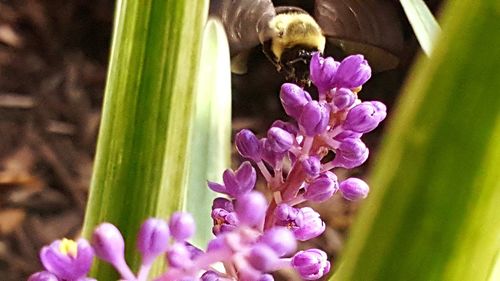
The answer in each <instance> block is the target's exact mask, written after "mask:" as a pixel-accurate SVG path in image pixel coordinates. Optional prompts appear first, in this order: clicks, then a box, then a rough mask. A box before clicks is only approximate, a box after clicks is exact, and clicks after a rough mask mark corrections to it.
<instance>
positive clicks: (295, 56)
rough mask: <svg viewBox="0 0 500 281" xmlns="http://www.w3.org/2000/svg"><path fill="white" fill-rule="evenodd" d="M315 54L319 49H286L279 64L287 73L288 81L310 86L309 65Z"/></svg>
mask: <svg viewBox="0 0 500 281" xmlns="http://www.w3.org/2000/svg"><path fill="white" fill-rule="evenodd" d="M315 52H318V49H316V48H310V47H306V46H301V45H296V46H293V47H292V48H287V49H285V50H284V51H283V53H282V55H281V60H280V62H279V64H280V66H281V68H282V70H283V71H284V72H285V73H286V79H287V80H289V81H293V82H295V83H297V84H300V85H302V86H304V85H306V84H309V63H310V62H311V58H312V56H313V54H314V53H315Z"/></svg>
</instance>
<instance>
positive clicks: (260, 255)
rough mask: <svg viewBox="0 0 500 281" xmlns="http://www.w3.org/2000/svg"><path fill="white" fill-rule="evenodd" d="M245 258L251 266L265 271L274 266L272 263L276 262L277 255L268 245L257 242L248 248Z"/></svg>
mask: <svg viewBox="0 0 500 281" xmlns="http://www.w3.org/2000/svg"><path fill="white" fill-rule="evenodd" d="M247 260H248V262H249V263H250V264H251V265H252V267H253V268H255V269H257V270H260V271H263V272H267V271H271V270H272V269H273V268H274V265H275V264H276V262H278V260H279V257H278V255H277V254H276V252H275V251H274V250H273V249H272V248H271V247H269V246H268V245H266V244H263V243H257V244H255V245H254V246H253V247H252V249H251V250H250V253H249V255H248V258H247Z"/></svg>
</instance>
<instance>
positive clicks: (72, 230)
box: [0, 0, 440, 281]
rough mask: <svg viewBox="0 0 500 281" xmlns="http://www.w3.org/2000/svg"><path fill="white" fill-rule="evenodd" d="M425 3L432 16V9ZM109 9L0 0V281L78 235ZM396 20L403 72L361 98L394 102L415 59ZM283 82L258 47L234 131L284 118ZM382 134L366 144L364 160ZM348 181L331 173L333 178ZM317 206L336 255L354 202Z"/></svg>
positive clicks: (239, 94)
mask: <svg viewBox="0 0 500 281" xmlns="http://www.w3.org/2000/svg"><path fill="white" fill-rule="evenodd" d="M275 2H276V4H296V3H297V2H300V3H302V4H304V3H305V5H306V6H307V5H310V4H311V3H312V1H275ZM292 2H295V3H292ZM395 2H396V1H395ZM428 2H429V4H430V5H431V6H432V7H433V9H436V8H437V6H438V4H439V2H440V1H428ZM113 7H114V1H112V0H68V1H62V0H43V1H42V0H11V1H9V0H0V133H1V134H0V280H2V281H17V280H25V279H26V278H27V276H29V274H31V273H33V272H35V271H37V270H39V269H40V268H41V265H40V263H39V261H38V251H39V249H40V248H41V247H42V246H43V245H45V244H47V243H50V242H51V241H52V240H54V239H58V238H62V237H75V236H77V235H78V233H79V230H80V225H81V223H82V220H83V212H84V208H85V200H86V194H87V190H88V185H89V179H90V175H91V168H92V159H93V154H94V150H95V141H96V137H97V130H98V126H99V118H100V107H101V103H102V99H103V88H104V84H105V75H106V64H107V58H108V53H109V44H110V38H111V27H112V16H113ZM399 13H400V18H401V24H402V28H403V32H404V40H405V41H404V50H403V51H402V53H401V65H400V67H398V68H397V69H394V70H391V71H386V72H383V73H378V74H376V75H374V78H373V79H372V80H371V81H370V82H369V83H368V84H367V85H366V87H365V89H364V90H363V92H362V94H363V98H364V99H368V100H370V99H379V100H382V101H384V102H386V103H387V104H389V105H391V104H393V102H394V100H395V98H396V96H397V93H398V91H399V89H400V87H401V84H402V82H403V81H404V77H405V75H406V73H407V70H408V67H409V65H411V62H412V61H413V58H414V54H415V52H416V50H417V47H418V44H417V43H416V40H415V38H414V37H413V34H412V32H411V29H410V27H409V25H408V23H407V22H406V20H405V17H404V14H403V12H402V10H400V11H399ZM263 73H265V75H263ZM282 82H283V81H282V78H281V77H280V76H279V75H277V74H276V73H275V71H274V69H273V66H272V65H271V64H270V63H268V62H267V61H266V60H265V58H264V56H263V55H262V53H261V52H260V50H259V49H256V50H255V51H254V52H253V53H252V56H251V59H250V63H249V74H248V75H245V76H240V77H233V88H234V97H233V98H234V101H233V112H234V113H233V117H234V121H233V128H234V130H239V129H241V128H244V127H249V128H251V129H253V130H254V131H255V132H257V133H258V134H260V135H262V134H264V133H265V131H266V129H267V127H268V126H269V124H271V123H272V122H273V120H274V119H276V118H286V117H285V116H283V112H282V110H281V108H280V104H279V99H278V97H277V93H278V89H279V85H280V83H282ZM389 110H390V107H389ZM382 130H383V128H381V129H379V130H377V132H375V133H372V134H371V135H370V136H369V137H368V138H366V139H365V141H366V142H367V145H368V147H370V148H371V151H372V155H373V154H376V145H377V143H378V141H379V136H380V133H381V132H382ZM234 160H235V162H237V161H239V160H240V159H239V158H238V157H236V156H235V157H234ZM366 167H369V163H368V164H365V165H364V167H363V168H362V169H357V170H355V171H351V173H353V174H357V175H358V176H364V175H365V174H366V172H365V170H366ZM346 176H347V175H346V174H345V172H343V171H339V177H340V178H343V177H346ZM318 208H319V210H321V213H322V216H323V218H325V220H326V221H327V224H328V229H327V231H326V232H325V234H324V235H323V236H322V237H320V238H318V239H316V240H314V241H312V242H310V243H312V244H314V246H315V247H321V248H323V249H325V250H326V251H327V252H328V253H329V254H330V255H331V256H332V257H336V256H337V255H338V253H339V251H340V250H341V249H342V246H343V242H344V238H345V235H346V232H347V230H348V228H349V225H350V224H351V221H352V218H353V214H354V212H355V210H356V208H357V204H349V203H348V202H346V201H345V200H343V199H342V198H340V197H338V196H335V198H333V199H332V200H331V201H329V202H326V203H325V204H322V206H321V207H319V206H318ZM207 217H208V215H207ZM334 266H335V265H334ZM285 274H286V273H285ZM284 278H285V279H288V278H289V277H286V275H285V277H284Z"/></svg>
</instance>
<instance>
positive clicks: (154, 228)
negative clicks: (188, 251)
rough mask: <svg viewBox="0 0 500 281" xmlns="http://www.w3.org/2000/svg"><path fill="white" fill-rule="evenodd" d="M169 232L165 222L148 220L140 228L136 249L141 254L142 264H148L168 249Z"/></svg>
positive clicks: (153, 219)
mask: <svg viewBox="0 0 500 281" xmlns="http://www.w3.org/2000/svg"><path fill="white" fill-rule="evenodd" d="M169 237H170V231H169V229H168V225H167V222H166V221H164V220H161V219H155V218H149V219H147V220H146V221H145V222H144V223H143V224H142V226H141V229H140V230H139V235H138V237H137V248H138V249H139V252H140V253H141V254H142V262H143V264H150V263H152V262H153V260H154V259H155V258H156V257H157V256H158V255H160V254H162V253H163V252H165V251H166V250H167V248H168V239H169Z"/></svg>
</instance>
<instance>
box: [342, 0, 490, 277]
mask: <svg viewBox="0 0 500 281" xmlns="http://www.w3.org/2000/svg"><path fill="white" fill-rule="evenodd" d="M445 11H446V13H445V18H444V19H443V33H442V35H443V36H442V37H441V41H440V42H439V43H438V45H437V46H436V49H435V51H434V52H433V54H432V55H431V57H430V59H422V60H421V61H420V62H419V64H418V65H417V67H416V70H415V71H414V76H410V77H411V78H412V80H411V81H410V83H409V84H408V87H407V89H406V92H405V95H404V96H403V97H402V100H401V101H400V102H399V104H398V108H397V111H396V112H395V113H392V120H390V121H391V122H392V123H391V124H390V125H391V126H390V128H389V129H390V130H389V132H388V137H387V139H386V140H385V143H384V145H383V147H382V150H381V152H380V159H379V161H378V162H376V163H375V167H374V171H373V177H372V178H371V181H370V184H371V186H372V189H373V192H372V194H371V196H370V198H369V199H368V200H367V202H366V203H365V206H364V208H363V209H362V211H361V213H360V216H359V217H358V222H357V223H356V225H355V227H354V228H353V230H352V236H351V240H350V242H349V244H348V247H347V252H346V253H345V256H344V257H343V259H342V261H343V263H342V264H341V265H340V268H339V271H338V273H337V274H336V275H335V278H334V280H488V276H490V274H491V271H492V267H493V266H492V264H494V263H495V261H496V260H497V259H498V251H499V249H500V239H498V237H500V225H499V224H498V222H499V221H500V205H498V202H500V175H499V173H498V170H499V167H500V153H499V149H500V148H499V145H500V115H499V114H500V99H498V95H497V91H498V89H499V87H500V80H499V79H498V78H497V74H496V73H497V69H498V65H500V50H498V48H491V46H496V45H498V44H500V21H499V18H500V12H499V11H500V9H499V5H498V3H496V2H495V1H457V2H451V3H450V5H449V6H448V7H447V9H446V10H445ZM484 38H489V42H488V44H479V42H482V41H483V40H484Z"/></svg>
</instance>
